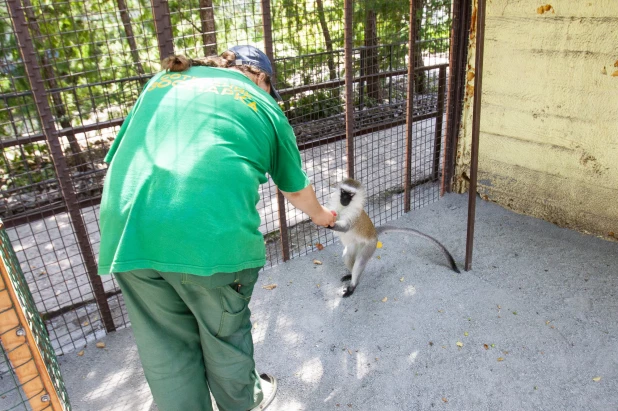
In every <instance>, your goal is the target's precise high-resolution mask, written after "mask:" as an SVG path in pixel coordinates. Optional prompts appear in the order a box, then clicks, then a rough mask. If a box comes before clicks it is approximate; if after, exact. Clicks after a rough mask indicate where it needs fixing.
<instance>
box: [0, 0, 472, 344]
mask: <svg viewBox="0 0 618 411" xmlns="http://www.w3.org/2000/svg"><path fill="white" fill-rule="evenodd" d="M453 1H455V3H456V4H455V5H453V4H451V0H412V2H410V0H396V1H392V0H370V1H358V0H357V1H352V0H300V1H290V0H234V1H220V0H191V1H161V0H152V1H150V2H149V1H146V0H115V1H111V0H95V1H91V0H88V1H86V0H83V1H71V2H52V3H49V2H40V1H34V0H0V29H1V30H2V36H0V74H1V77H0V86H1V90H0V96H1V98H2V104H3V105H2V107H0V127H1V129H2V137H1V139H0V144H1V145H2V156H1V157H0V166H1V167H2V174H1V175H0V186H1V190H2V199H1V200H0V217H1V218H3V219H4V220H5V222H6V224H7V226H8V227H10V228H9V229H8V230H7V232H8V236H9V238H10V240H11V242H12V243H13V245H14V248H15V252H16V256H17V258H18V259H19V261H20V263H21V266H22V269H23V272H24V275H25V278H26V281H27V283H28V286H29V287H30V289H31V290H32V295H33V300H34V303H35V304H36V307H37V309H38V310H39V312H40V313H41V316H42V318H43V320H44V321H45V323H46V326H47V328H48V329H49V333H50V338H51V342H52V345H53V348H54V349H55V350H56V351H57V352H58V353H65V352H69V351H72V350H74V349H76V348H79V347H81V346H83V345H85V344H87V343H88V342H89V341H92V340H94V339H95V338H97V337H99V336H100V335H102V334H104V333H105V332H108V331H112V330H114V329H116V328H121V327H124V326H126V325H127V324H128V318H127V316H126V310H125V309H124V305H123V301H122V295H121V294H120V293H119V289H118V287H117V285H116V283H115V281H114V279H113V277H111V276H105V277H101V278H99V277H97V276H96V255H97V254H98V247H99V221H98V203H99V201H100V196H101V190H102V182H103V178H104V176H105V172H106V165H105V164H104V162H103V158H104V155H105V153H106V152H107V150H108V149H109V146H110V144H111V142H112V141H113V139H114V137H115V135H116V133H117V131H118V129H119V127H120V125H121V124H122V122H123V120H124V117H125V116H126V115H127V113H128V111H129V110H130V108H131V107H132V105H133V103H134V102H135V100H136V98H137V96H138V95H139V93H140V91H141V89H142V88H143V86H144V85H145V83H146V82H147V81H148V79H149V78H150V77H151V76H152V75H153V74H154V73H156V72H157V71H158V70H159V61H160V58H161V57H166V56H167V55H169V54H170V53H172V52H173V53H177V54H185V55H187V56H190V57H192V58H196V57H200V56H204V55H211V54H219V53H221V52H223V51H225V50H226V49H227V48H228V47H230V46H233V45H236V44H252V45H255V46H257V47H259V48H261V49H263V50H265V52H266V53H267V54H268V55H269V56H270V57H271V59H272V60H273V61H274V63H275V64H274V66H275V73H276V75H275V78H274V79H273V80H274V83H275V84H276V86H277V88H278V89H279V90H280V93H281V95H282V97H283V99H284V101H283V102H282V103H281V107H282V109H283V110H284V112H285V114H286V116H287V117H288V119H289V121H290V123H291V125H292V127H293V128H294V130H295V133H296V136H297V141H298V145H299V148H300V149H301V156H302V159H303V161H304V164H305V167H306V170H307V173H308V175H309V177H310V179H311V180H312V182H313V184H314V187H315V189H316V192H317V194H318V197H319V198H320V200H321V201H322V202H326V201H327V199H328V198H327V197H328V196H329V194H330V192H331V191H332V190H333V187H334V186H335V185H336V183H337V182H339V181H341V180H342V179H343V178H344V177H346V176H348V175H351V174H353V176H354V177H355V178H357V179H359V180H361V181H362V182H363V183H364V184H365V185H366V186H367V187H368V194H369V204H368V211H369V214H370V216H371V217H372V218H373V219H374V222H375V223H376V224H377V225H380V224H383V223H384V222H386V221H389V220H392V219H395V218H397V217H399V216H401V215H402V214H403V213H404V212H405V211H407V209H408V208H409V209H414V208H418V207H421V206H423V205H426V204H429V203H431V202H433V201H436V200H438V198H439V195H440V192H441V190H445V189H446V190H448V180H447V179H446V178H445V177H444V171H445V170H447V169H448V167H449V164H450V163H449V161H451V160H448V159H450V158H452V154H450V153H452V147H453V144H452V141H450V140H449V139H451V140H452V138H453V136H454V134H453V133H451V134H450V137H449V136H447V132H446V131H447V129H448V130H450V129H451V125H452V123H451V121H450V118H451V116H454V114H452V113H453V112H454V111H453V110H454V107H456V106H457V104H458V103H457V100H454V98H457V95H456V94H455V93H453V90H454V87H453V86H449V84H457V81H458V80H457V78H454V74H453V72H452V71H451V67H453V61H450V60H449V59H451V60H452V59H453V56H454V54H453V52H452V50H453V48H452V46H453V44H452V37H453V35H452V33H451V28H452V23H453V19H452V17H453V15H452V10H456V7H457V4H459V0H453ZM346 10H347V11H348V13H346ZM411 27H412V30H411V29H410V28H411ZM346 41H347V43H346ZM459 43H461V45H460V47H464V46H465V44H463V43H464V42H463V41H459V40H458V44H459ZM346 44H348V45H349V48H346ZM29 50H30V51H31V52H30V53H28V51H29ZM411 64H412V68H411ZM346 67H347V68H348V69H346ZM410 70H412V71H413V73H414V77H413V79H412V81H411V82H410V81H409V73H410ZM37 73H38V74H37ZM37 75H38V76H39V79H40V81H39V82H36V81H34V82H33V80H36V79H37ZM37 84H38V88H37V87H36V85H37ZM447 86H448V87H449V92H448V93H447ZM408 107H410V109H409V108H408ZM447 112H448V119H449V121H448V126H449V127H447ZM453 118H455V117H453ZM445 159H447V161H446V162H445ZM260 195H261V201H260V203H259V204H258V209H259V212H260V214H261V217H262V226H261V227H260V230H261V231H262V233H263V234H264V238H265V242H266V244H267V252H268V256H267V257H268V266H272V265H274V264H277V263H279V262H281V261H285V260H286V259H288V258H291V257H294V256H297V255H303V254H306V253H308V252H310V251H311V250H314V249H316V247H319V246H318V245H316V244H323V245H325V244H328V243H331V242H333V241H334V238H333V236H332V234H331V233H330V232H328V231H327V230H323V229H319V228H317V227H316V226H314V225H312V224H310V221H309V220H308V219H307V217H306V216H305V215H303V214H302V213H300V212H299V211H297V210H295V209H293V208H292V207H291V206H290V205H289V204H287V203H286V202H285V201H284V200H283V197H282V196H281V195H280V194H279V193H278V192H277V189H276V187H275V186H274V184H273V183H272V182H271V181H269V183H267V184H265V185H263V186H262V187H261V192H260Z"/></svg>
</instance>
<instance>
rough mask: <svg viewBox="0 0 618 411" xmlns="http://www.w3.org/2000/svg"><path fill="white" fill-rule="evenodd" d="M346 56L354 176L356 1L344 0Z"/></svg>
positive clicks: (350, 173) (349, 151) (349, 142)
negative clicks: (353, 48) (353, 62)
mask: <svg viewBox="0 0 618 411" xmlns="http://www.w3.org/2000/svg"><path fill="white" fill-rule="evenodd" d="M343 11H344V15H345V17H344V29H343V31H344V34H343V36H344V48H343V51H344V58H345V134H346V154H347V157H348V177H350V178H354V158H355V156H354V83H353V77H354V73H352V71H353V64H352V59H353V57H354V56H353V53H354V50H352V47H353V46H354V42H353V37H354V31H353V30H354V26H353V25H354V22H353V19H354V1H353V0H344V3H343Z"/></svg>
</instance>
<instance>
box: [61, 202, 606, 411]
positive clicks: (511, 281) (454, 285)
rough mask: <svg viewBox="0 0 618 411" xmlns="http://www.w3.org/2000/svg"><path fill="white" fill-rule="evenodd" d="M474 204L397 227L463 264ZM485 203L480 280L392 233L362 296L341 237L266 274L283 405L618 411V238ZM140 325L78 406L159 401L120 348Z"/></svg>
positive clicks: (113, 348)
mask: <svg viewBox="0 0 618 411" xmlns="http://www.w3.org/2000/svg"><path fill="white" fill-rule="evenodd" d="M466 203H467V198H466V196H458V195H448V196H446V197H445V198H444V199H443V200H441V201H440V202H438V203H436V204H434V205H431V206H428V207H425V208H423V209H420V210H415V211H413V212H412V213H410V214H408V215H406V216H405V217H404V218H402V219H399V220H397V221H395V222H393V223H391V224H396V225H398V226H401V227H414V228H417V229H420V230H421V231H424V232H426V233H428V234H431V235H433V236H434V237H436V238H437V239H439V240H440V241H441V242H443V243H444V245H445V246H446V247H447V248H448V249H449V250H450V251H451V252H452V254H453V255H454V257H455V260H456V261H457V263H458V265H459V266H460V267H461V268H462V267H463V256H464V250H465V232H466V221H465V218H466V215H467V210H466ZM478 207H479V208H478V210H477V224H476V242H475V245H476V247H475V250H474V258H475V259H474V265H473V270H472V271H469V272H462V273H461V274H455V273H454V272H453V271H451V270H450V269H449V267H448V265H447V264H446V263H445V261H444V259H443V256H442V255H441V254H440V252H439V251H437V250H436V249H434V248H433V247H431V246H430V245H428V244H427V243H425V242H423V241H422V240H419V239H416V238H409V237H406V236H405V235H401V234H388V235H386V236H383V238H381V241H382V243H383V248H382V249H380V250H378V251H377V252H376V255H375V258H374V259H373V260H372V261H371V262H370V263H369V265H368V267H367V271H366V273H365V276H364V278H363V279H362V281H361V284H360V286H359V287H358V288H357V290H356V292H355V293H354V295H353V296H352V297H350V298H347V299H343V298H341V291H342V288H343V286H342V284H341V282H340V281H339V278H340V277H341V276H342V275H344V274H345V268H344V266H343V263H342V261H341V257H340V253H341V246H340V245H339V244H338V243H336V244H333V245H329V246H327V247H326V248H324V249H323V250H322V251H319V252H314V253H312V254H310V255H308V256H304V257H299V258H297V259H294V260H292V261H290V262H288V263H285V264H281V265H279V266H277V267H274V268H272V269H268V270H265V271H264V272H263V273H262V274H261V277H260V279H259V283H258V285H257V287H256V291H255V293H254V296H253V299H252V302H251V309H252V319H253V323H254V325H253V335H254V341H255V349H256V354H255V358H256V363H257V367H258V371H260V372H268V373H271V374H273V375H275V376H276V377H277V378H278V379H279V392H278V395H277V398H276V399H275V401H274V403H273V405H272V406H271V408H270V409H272V411H301V410H302V411H308V410H330V409H333V410H338V409H341V410H345V409H352V410H386V411H391V410H392V411H399V410H416V409H419V410H426V409H432V408H441V407H449V408H451V409H457V410H478V409H501V410H536V409H545V410H564V409H582V410H583V409H608V410H609V409H616V406H617V405H618V394H617V393H618V352H616V350H615V347H616V344H618V319H617V318H616V316H615V313H616V312H617V311H618V299H617V298H616V294H617V293H618V274H617V271H616V266H617V261H616V260H617V257H616V256H617V255H618V244H616V243H615V242H608V241H604V240H601V239H598V238H595V237H590V236H586V235H582V234H579V233H577V232H574V231H570V230H567V229H562V228H558V227H556V226H554V225H552V224H549V223H546V222H543V221H541V220H537V219H534V218H529V217H525V216H521V215H517V214H513V213H510V212H508V211H506V210H504V209H502V208H500V207H498V206H496V205H494V204H490V203H486V202H482V201H480V202H479V204H478ZM314 260H317V262H319V263H321V264H318V263H317V262H316V261H314ZM273 284H275V285H276V287H275V288H273V287H272V285H273ZM268 285H271V287H266V288H263V287H265V286H268ZM126 331H128V330H125V331H121V332H119V333H117V334H110V335H108V336H106V337H104V339H105V341H106V343H107V348H106V349H104V350H100V349H96V348H88V349H87V351H86V354H85V355H84V357H76V356H74V357H72V358H71V361H70V362H71V364H70V365H67V364H66V363H64V364H63V366H62V370H63V375H64V378H65V381H66V382H67V386H68V389H69V394H70V395H71V399H72V402H73V404H74V408H75V409H76V410H95V409H96V410H111V409H113V410H118V411H123V410H126V411H129V410H131V411H132V410H141V409H147V408H145V407H146V406H151V403H150V401H151V400H150V395H149V393H148V391H147V387H146V385H145V382H144V379H143V374H142V372H141V368H140V366H139V362H138V361H137V360H136V358H137V353H136V350H135V346H134V342H133V340H132V339H125V340H124V341H123V342H122V345H118V344H117V343H116V342H115V341H114V338H115V337H114V336H115V335H122V333H126ZM118 343H120V341H118ZM72 355H74V354H72ZM61 362H64V360H62V357H61ZM104 366H109V369H108V371H105V368H103V367H104ZM133 401H134V402H133ZM136 404H137V405H136ZM112 405H113V407H112ZM140 407H142V408H140Z"/></svg>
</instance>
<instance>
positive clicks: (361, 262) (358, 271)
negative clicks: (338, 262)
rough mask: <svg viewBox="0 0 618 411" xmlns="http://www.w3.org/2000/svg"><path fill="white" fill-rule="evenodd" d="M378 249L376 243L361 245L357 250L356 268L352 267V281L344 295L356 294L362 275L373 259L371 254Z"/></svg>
mask: <svg viewBox="0 0 618 411" xmlns="http://www.w3.org/2000/svg"><path fill="white" fill-rule="evenodd" d="M375 251H376V246H375V244H373V243H372V244H365V245H364V246H362V247H360V246H359V249H357V251H356V261H355V262H354V268H353V269H352V281H351V282H350V284H349V285H348V288H346V289H345V291H344V293H343V296H344V297H349V296H351V295H352V294H354V290H355V289H356V287H357V286H358V283H359V282H360V278H361V275H362V274H363V272H364V271H365V267H366V266H367V263H368V262H369V260H371V256H372V255H373V253H375Z"/></svg>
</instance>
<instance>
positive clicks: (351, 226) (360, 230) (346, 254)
mask: <svg viewBox="0 0 618 411" xmlns="http://www.w3.org/2000/svg"><path fill="white" fill-rule="evenodd" d="M366 198H367V195H366V192H365V188H364V187H363V185H362V184H361V183H360V182H359V181H356V180H354V179H351V178H348V179H346V180H343V182H341V184H339V189H338V191H335V192H334V193H333V194H332V196H331V200H330V203H329V206H328V207H329V208H330V209H331V210H333V211H334V212H336V213H337V222H336V223H335V225H334V226H333V227H329V228H331V229H333V230H334V231H336V233H335V235H337V236H338V237H339V238H341V243H342V244H343V246H344V250H343V261H344V263H345V265H346V267H347V268H348V270H350V273H351V274H349V275H346V276H344V277H342V278H341V281H347V280H350V279H351V281H350V284H349V285H348V287H347V288H346V289H345V290H344V293H343V296H344V297H349V296H351V295H352V294H353V293H354V290H355V289H356V287H357V286H358V283H359V281H360V278H361V275H362V274H363V271H365V267H366V266H367V263H368V262H369V260H370V259H371V257H372V256H373V253H374V252H375V251H376V247H377V244H378V235H379V234H382V233H388V232H401V233H408V234H413V235H415V236H418V237H421V238H424V239H427V240H429V241H431V242H433V243H434V244H435V245H436V246H438V248H440V250H442V252H443V253H444V255H445V256H446V258H447V259H448V262H449V264H450V265H451V268H452V269H453V270H454V271H455V272H457V273H458V272H459V269H458V268H457V265H456V264H455V260H454V259H453V256H451V253H449V252H448V250H447V249H446V248H445V247H444V246H443V245H442V244H441V243H440V242H439V241H438V240H436V239H435V238H433V237H430V236H428V235H427V234H423V233H421V232H420V231H417V230H414V229H412V228H398V227H393V226H381V227H378V228H377V229H376V227H375V226H374V225H373V222H372V221H371V219H370V218H369V216H368V215H367V213H366V212H365V210H364V207H365V201H366Z"/></svg>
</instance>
